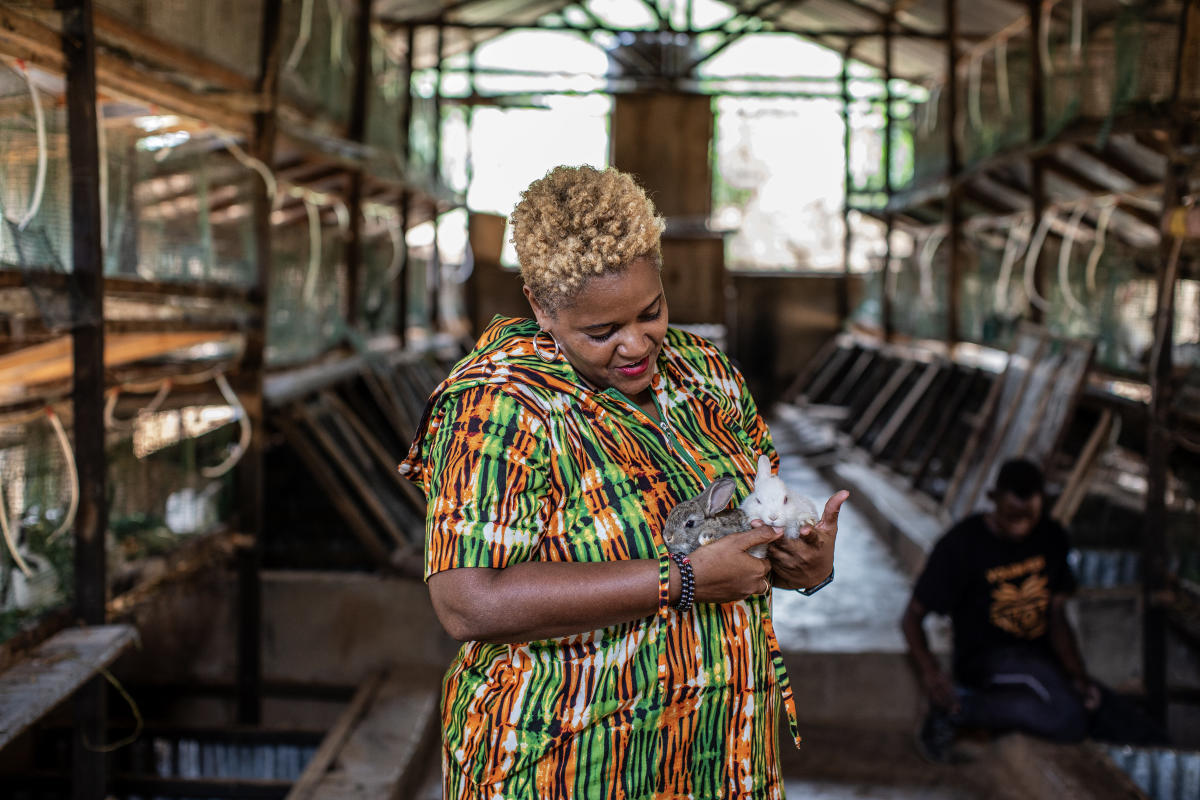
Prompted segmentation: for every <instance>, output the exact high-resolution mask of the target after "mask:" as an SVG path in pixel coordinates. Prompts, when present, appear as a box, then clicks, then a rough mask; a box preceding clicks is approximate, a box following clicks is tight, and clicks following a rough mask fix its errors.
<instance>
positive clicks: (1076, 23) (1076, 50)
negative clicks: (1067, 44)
mask: <svg viewBox="0 0 1200 800" xmlns="http://www.w3.org/2000/svg"><path fill="white" fill-rule="evenodd" d="M1071 62H1072V63H1074V64H1075V65H1077V66H1078V65H1079V64H1081V63H1082V62H1083V0H1074V2H1073V3H1072V4H1071Z"/></svg>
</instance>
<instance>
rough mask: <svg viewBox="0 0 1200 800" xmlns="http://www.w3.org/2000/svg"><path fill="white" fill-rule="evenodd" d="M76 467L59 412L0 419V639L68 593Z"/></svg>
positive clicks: (52, 605) (76, 498) (36, 412)
mask: <svg viewBox="0 0 1200 800" xmlns="http://www.w3.org/2000/svg"><path fill="white" fill-rule="evenodd" d="M66 424H69V420H68V423H66ZM74 471H75V464H74V461H73V459H72V456H71V447H70V439H69V436H68V434H67V432H66V427H65V424H64V422H63V421H62V419H61V418H59V416H58V414H57V413H54V412H48V413H43V412H41V411H35V412H33V413H32V414H29V415H26V416H24V417H23V418H20V419H9V420H7V421H5V422H0V533H3V539H4V541H3V546H0V640H3V639H5V638H8V637H9V636H10V635H12V634H13V633H14V632H15V631H16V630H19V629H20V627H21V626H22V625H23V624H24V623H26V622H27V621H29V620H31V619H33V618H35V617H36V616H37V615H38V614H40V613H42V612H44V611H46V610H47V609H49V608H53V607H54V606H57V605H59V604H61V603H64V602H67V601H69V599H70V597H71V594H72V592H73V588H74V579H73V569H74V546H73V540H72V537H71V535H70V532H69V528H70V526H71V524H72V520H73V517H74V509H75V507H76V504H77V503H78V499H79V493H78V485H77V484H76V483H75V482H74Z"/></svg>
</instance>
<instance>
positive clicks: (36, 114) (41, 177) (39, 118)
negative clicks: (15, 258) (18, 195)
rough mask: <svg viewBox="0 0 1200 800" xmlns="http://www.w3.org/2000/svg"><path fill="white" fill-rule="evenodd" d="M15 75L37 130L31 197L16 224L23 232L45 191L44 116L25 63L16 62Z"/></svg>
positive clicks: (40, 203)
mask: <svg viewBox="0 0 1200 800" xmlns="http://www.w3.org/2000/svg"><path fill="white" fill-rule="evenodd" d="M15 69H16V71H17V73H18V74H19V75H20V76H21V77H22V78H24V79H25V85H26V86H27V87H29V99H30V100H31V101H32V102H33V121H34V125H35V126H36V130H37V148H38V152H37V172H36V174H35V177H34V181H33V197H32V198H31V199H30V201H29V208H27V209H26V210H25V213H24V214H23V215H22V216H21V219H20V220H19V221H18V222H17V230H19V231H23V230H25V228H26V227H28V225H29V223H30V222H32V221H33V218H34V217H36V216H37V213H38V209H40V208H41V207H42V197H43V195H44V194H45V191H46V160H47V158H46V157H47V151H46V114H45V112H43V111H42V98H41V95H40V94H38V90H37V87H36V86H34V85H33V79H32V78H31V77H29V70H28V69H26V68H25V62H24V61H20V60H18V61H17V63H16V67H15Z"/></svg>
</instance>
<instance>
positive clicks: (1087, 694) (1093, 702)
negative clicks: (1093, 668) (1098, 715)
mask: <svg viewBox="0 0 1200 800" xmlns="http://www.w3.org/2000/svg"><path fill="white" fill-rule="evenodd" d="M1072 683H1073V684H1074V685H1075V691H1077V692H1079V697H1080V698H1081V699H1082V700H1083V707H1084V708H1086V709H1087V710H1088V711H1095V710H1096V709H1097V708H1099V707H1100V687H1099V686H1097V685H1096V682H1095V681H1094V680H1092V679H1091V678H1088V677H1086V676H1085V677H1082V678H1076V679H1075V680H1074V681H1072Z"/></svg>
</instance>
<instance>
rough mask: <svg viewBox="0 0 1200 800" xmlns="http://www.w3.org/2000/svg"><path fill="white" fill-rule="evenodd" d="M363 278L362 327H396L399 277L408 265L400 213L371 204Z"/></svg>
mask: <svg viewBox="0 0 1200 800" xmlns="http://www.w3.org/2000/svg"><path fill="white" fill-rule="evenodd" d="M365 216H366V219H365V221H364V224H363V240H362V267H361V275H360V278H359V301H358V302H359V305H358V319H359V328H360V329H361V330H363V331H364V332H365V333H368V334H377V333H391V332H393V331H395V329H396V280H397V279H398V278H399V276H400V272H401V269H402V268H403V265H404V260H403V255H404V253H403V247H404V240H403V234H402V232H401V230H400V220H399V212H398V211H396V210H395V209H373V208H372V207H370V206H368V208H367V214H366V215H365Z"/></svg>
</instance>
